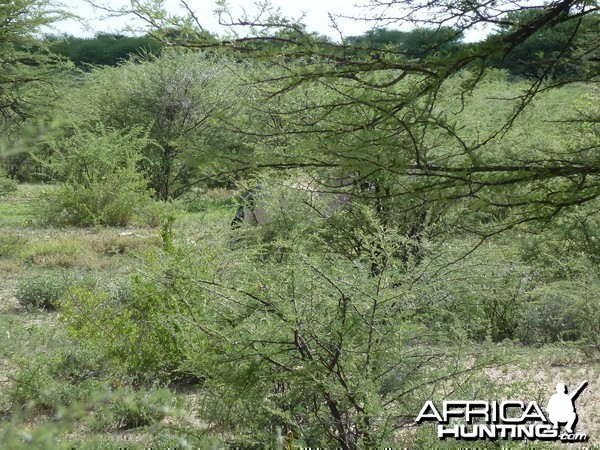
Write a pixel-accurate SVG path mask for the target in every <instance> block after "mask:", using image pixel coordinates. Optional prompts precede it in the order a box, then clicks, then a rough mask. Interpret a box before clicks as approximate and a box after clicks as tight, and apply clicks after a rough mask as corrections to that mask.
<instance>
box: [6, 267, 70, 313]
mask: <svg viewBox="0 0 600 450" xmlns="http://www.w3.org/2000/svg"><path fill="white" fill-rule="evenodd" d="M66 289H67V284H66V281H65V279H64V278H63V277H60V276H58V275H55V274H42V275H37V276H33V277H27V278H23V279H22V280H20V281H19V283H18V285H17V291H16V293H15V298H16V299H17V300H18V301H19V303H21V304H22V305H23V306H25V307H27V308H43V309H56V308H58V305H59V302H60V300H61V298H62V297H63V295H64V294H65V292H66Z"/></svg>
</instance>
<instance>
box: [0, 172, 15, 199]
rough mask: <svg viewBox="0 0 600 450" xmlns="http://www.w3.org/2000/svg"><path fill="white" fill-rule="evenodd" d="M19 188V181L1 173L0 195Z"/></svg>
mask: <svg viewBox="0 0 600 450" xmlns="http://www.w3.org/2000/svg"><path fill="white" fill-rule="evenodd" d="M16 190H17V182H16V181H15V180H12V179H10V178H7V177H5V176H2V174H1V173H0V197H2V196H3V195H6V194H10V193H12V192H15V191H16Z"/></svg>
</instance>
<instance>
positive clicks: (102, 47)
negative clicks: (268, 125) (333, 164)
mask: <svg viewBox="0 0 600 450" xmlns="http://www.w3.org/2000/svg"><path fill="white" fill-rule="evenodd" d="M535 14H540V12H539V11H538V10H523V11H520V12H517V13H513V14H512V15H511V22H512V23H521V22H526V21H531V20H532V19H534V17H532V15H535ZM593 20H594V19H593V18H592V17H586V18H584V20H583V21H581V22H579V23H576V22H568V23H564V24H561V25H560V26H556V27H552V28H550V27H548V26H546V27H545V28H547V30H544V29H542V30H541V32H540V33H537V34H535V35H533V36H531V37H530V38H529V39H527V40H525V41H524V42H522V43H520V44H519V45H516V46H514V48H513V49H512V50H511V51H510V52H509V53H508V54H506V55H503V57H502V58H499V57H497V58H496V59H495V60H494V61H492V62H491V66H492V67H495V68H499V69H505V70H507V71H508V72H509V73H510V74H511V75H513V76H518V77H524V78H531V77H536V76H537V75H539V73H540V71H544V70H545V68H547V67H549V66H550V65H553V62H555V61H556V59H557V58H558V57H559V56H560V59H561V60H562V61H563V62H562V63H561V64H560V65H558V66H556V65H553V73H552V75H555V76H574V75H577V73H579V68H578V67H577V64H573V63H571V62H570V58H571V57H573V56H574V55H573V54H572V52H573V50H572V49H573V48H575V44H576V42H571V41H572V39H573V36H575V35H578V36H581V35H582V34H585V30H586V29H587V28H589V27H590V26H593ZM514 28H515V26H514V25H510V26H509V25H506V26H501V27H499V30H498V31H497V32H496V33H494V34H491V35H489V36H488V37H487V38H486V42H489V43H490V44H493V41H494V40H498V39H503V38H505V37H506V36H507V35H509V34H510V33H511V32H513V31H514ZM576 28H577V29H576ZM582 30H583V31H584V32H583V33H582ZM287 33H289V31H288V32H287ZM311 36H312V37H314V38H315V39H317V40H318V41H322V42H324V43H327V42H328V41H329V38H328V37H327V36H320V35H311ZM284 37H285V36H284ZM288 37H289V36H288ZM463 38H464V35H463V33H462V32H461V31H460V30H457V29H454V28H451V27H439V28H415V29H413V30H411V31H399V30H389V29H386V28H378V29H374V30H370V31H367V32H366V33H364V34H362V35H359V36H351V37H349V38H348V40H347V44H348V47H349V48H350V51H351V52H356V53H358V52H360V50H361V49H373V48H381V49H384V48H387V49H388V50H389V49H394V50H395V51H397V52H398V53H400V54H403V55H405V56H406V57H408V58H415V59H419V60H422V59H425V58H428V57H433V56H443V55H449V54H452V53H455V52H458V51H468V50H469V49H472V48H474V44H473V43H466V42H464V40H463ZM46 41H47V43H48V44H49V48H50V50H51V51H52V52H53V53H55V54H57V55H61V56H63V57H66V58H68V59H69V60H70V61H72V62H73V63H74V64H75V65H76V66H77V67H78V68H86V67H89V66H90V65H100V66H116V65H118V64H119V63H120V62H123V61H125V60H127V59H129V58H130V57H131V56H132V55H139V54H141V53H152V54H154V55H158V54H159V53H160V52H161V50H162V48H163V44H162V43H161V42H159V41H157V40H156V39H154V38H152V37H151V36H149V35H145V36H125V35H122V34H111V33H98V34H96V36H94V37H93V38H82V37H75V36H64V37H57V36H48V37H47V38H46ZM257 45H259V46H262V47H264V46H274V47H277V46H279V45H283V44H281V43H279V42H278V41H276V40H274V41H271V42H260V43H259V44H257ZM565 48H566V49H567V50H566V53H567V54H565Z"/></svg>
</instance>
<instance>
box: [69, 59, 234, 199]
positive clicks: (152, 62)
mask: <svg viewBox="0 0 600 450" xmlns="http://www.w3.org/2000/svg"><path fill="white" fill-rule="evenodd" d="M231 64H233V63H232V62H231V61H230V60H229V59H228V58H225V57H221V58H220V57H219V56H218V55H216V54H209V53H191V52H185V51H175V50H173V51H164V52H163V54H162V55H161V56H159V57H156V56H153V55H146V56H139V57H135V58H132V59H131V60H129V61H127V62H125V63H123V64H121V65H120V66H118V67H107V68H98V69H95V70H93V71H92V72H90V73H86V74H85V75H84V86H83V88H81V87H78V88H76V89H73V90H72V91H71V92H69V93H68V94H67V95H66V97H65V99H64V100H63V101H62V103H61V107H60V109H61V110H62V111H63V113H64V114H65V115H66V116H67V121H68V122H71V123H73V124H76V126H78V127H81V128H85V127H88V128H91V129H93V128H94V127H95V124H98V123H101V124H103V125H104V126H106V127H109V128H113V129H130V128H136V127H143V128H147V129H148V130H149V137H150V138H151V139H152V141H153V143H151V144H149V145H148V146H147V148H146V150H145V152H144V156H145V158H144V159H143V161H142V162H141V164H142V166H143V168H144V170H145V172H147V174H148V176H149V178H150V184H151V187H152V188H153V189H154V190H155V192H156V196H157V197H158V198H160V199H162V200H168V199H171V198H177V197H179V196H181V195H182V194H183V193H185V192H187V191H188V190H189V189H190V188H191V187H192V186H194V185H196V184H197V183H198V182H199V180H201V179H202V174H203V173H204V171H206V170H208V169H209V168H210V166H211V165H212V164H214V163H215V161H224V160H225V158H226V157H227V156H229V157H231V156H232V155H235V154H236V153H237V152H241V151H242V147H243V145H242V143H241V142H240V140H239V139H236V137H235V136H232V135H231V134H227V133H226V132H225V131H224V130H222V129H220V128H219V127H218V126H217V125H216V123H217V121H218V119H219V117H220V116H221V115H223V114H234V115H235V114H240V115H243V107H244V102H243V100H244V98H245V96H244V93H243V92H242V86H241V85H240V84H237V83H235V79H236V78H235V76H234V75H233V74H232V72H231V67H230V65H231ZM78 82H79V80H78Z"/></svg>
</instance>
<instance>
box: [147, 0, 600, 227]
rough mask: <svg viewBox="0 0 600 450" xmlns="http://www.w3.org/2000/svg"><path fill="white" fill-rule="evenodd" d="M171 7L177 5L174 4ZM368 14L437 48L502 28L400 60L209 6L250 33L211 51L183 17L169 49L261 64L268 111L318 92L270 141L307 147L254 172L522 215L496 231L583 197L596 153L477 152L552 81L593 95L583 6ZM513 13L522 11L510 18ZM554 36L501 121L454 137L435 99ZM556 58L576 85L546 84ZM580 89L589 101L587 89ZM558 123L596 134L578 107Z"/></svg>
mask: <svg viewBox="0 0 600 450" xmlns="http://www.w3.org/2000/svg"><path fill="white" fill-rule="evenodd" d="M137 5H138V6H139V8H137V9H136V13H137V14H138V15H139V16H141V17H144V18H145V19H146V21H147V24H148V27H149V31H150V32H151V33H153V34H154V35H155V36H156V37H158V38H159V39H163V40H168V36H167V35H165V34H164V33H161V30H162V29H163V28H164V27H165V26H166V25H169V26H172V25H173V23H174V22H173V20H174V18H173V17H171V16H169V15H168V14H165V13H159V12H158V9H156V7H157V4H156V3H155V2H151V1H149V2H143V3H141V4H137ZM183 5H184V7H186V8H187V4H186V3H184V4H183ZM369 7H370V11H371V12H372V17H373V18H372V19H371V20H372V21H373V23H374V24H376V25H387V26H396V25H405V24H412V25H416V26H420V27H429V28H433V29H440V30H443V31H444V32H443V33H440V35H444V36H445V38H446V39H447V40H448V41H449V42H451V41H452V40H454V39H455V38H456V36H459V35H460V34H461V33H464V32H466V31H468V30H471V29H474V28H476V27H480V26H488V27H496V29H498V27H501V29H502V32H501V33H496V34H493V35H491V36H490V37H489V38H487V39H486V40H484V41H482V42H480V43H477V44H474V45H470V46H464V47H462V48H459V49H457V51H456V52H452V53H448V52H435V51H432V52H430V53H429V54H428V55H427V57H425V58H419V59H414V58H411V57H410V55H407V54H406V52H403V51H398V49H397V48H396V47H394V46H393V45H392V46H388V47H384V48H373V47H371V48H369V46H364V47H362V48H361V49H360V51H358V52H357V51H355V49H354V48H353V47H351V46H350V45H349V44H348V43H347V42H345V41H342V42H341V43H331V42H320V41H318V40H316V39H315V37H314V36H313V35H310V34H307V33H305V32H304V28H303V27H302V26H300V25H297V24H296V23H295V22H293V21H291V20H289V19H286V18H281V17H277V16H273V15H269V11H270V10H268V9H262V10H261V11H259V13H258V14H257V15H256V16H255V17H250V16H246V17H242V18H240V19H234V18H233V16H232V15H229V14H228V12H227V10H226V9H225V8H223V9H222V11H221V19H222V21H223V22H224V23H225V22H228V23H229V24H230V25H231V26H232V28H234V29H235V31H237V30H238V29H239V28H243V27H244V26H247V27H249V29H250V33H249V34H247V35H243V34H240V33H236V34H232V35H231V36H230V37H229V38H227V39H222V40H220V41H218V42H215V41H214V39H213V40H204V39H203V38H202V35H201V34H200V33H196V34H194V33H193V31H194V30H196V31H201V30H203V28H202V23H201V22H200V21H199V20H198V18H197V16H195V15H194V14H193V11H191V10H190V9H189V8H188V10H189V11H190V15H189V17H188V18H187V20H185V21H183V22H181V26H182V29H184V30H185V32H182V33H181V34H180V37H182V36H183V37H185V36H188V37H191V38H188V39H187V40H186V39H180V40H179V41H178V44H180V45H185V46H188V47H196V48H203V47H215V46H224V47H227V48H230V49H232V50H234V51H237V52H238V55H249V56H250V57H252V58H263V59H265V60H267V61H269V64H271V65H272V66H277V67H279V68H280V69H281V70H280V72H278V73H276V74H275V75H274V76H270V77H267V78H266V80H265V79H263V80H262V84H261V86H263V87H264V92H265V96H266V98H267V99H275V101H274V103H275V104H276V105H277V107H278V108H281V103H280V102H279V100H278V98H281V97H282V96H284V95H285V94H287V93H290V92H292V91H294V90H298V87H299V86H320V87H321V88H323V89H324V90H326V91H328V92H329V93H331V94H332V95H330V96H329V97H326V98H324V97H322V96H320V97H315V98H313V99H312V101H308V102H307V104H306V105H305V106H304V107H303V108H302V109H294V108H290V109H287V110H281V109H279V117H280V118H281V120H282V121H283V122H284V124H285V126H284V127H281V129H280V130H279V131H274V132H272V133H270V135H273V134H274V133H278V134H279V135H280V136H285V137H290V136H296V135H300V134H302V135H304V136H307V137H308V139H311V138H312V137H314V142H310V145H305V146H303V148H304V149H306V148H307V147H310V151H304V152H299V153H294V154H292V155H290V154H289V153H286V154H285V155H281V154H278V153H277V152H270V153H269V159H268V160H263V161H260V163H261V164H270V165H272V166H274V167H276V166H277V165H283V166H286V163H288V165H287V166H286V167H288V166H289V162H290V161H291V160H293V161H294V162H295V163H296V164H297V165H298V166H302V165H308V164H310V165H315V166H318V165H322V166H323V167H326V166H331V165H334V166H342V167H346V168H347V169H348V170H355V169H356V168H357V166H360V168H361V173H363V174H368V176H373V174H379V175H381V176H382V177H384V178H385V177H391V178H394V179H399V178H402V179H403V183H398V184H396V186H395V187H394V188H392V189H389V192H388V193H387V194H388V196H400V195H405V196H406V195H413V194H414V193H415V192H417V191H418V193H419V194H418V198H421V199H423V200H425V201H426V202H431V201H433V200H437V201H448V200H451V201H455V200H457V199H464V200H465V201H473V202H474V203H478V204H483V203H485V204H486V205H487V206H488V207H490V208H500V209H503V208H507V209H514V210H520V211H521V212H522V214H518V215H512V216H511V220H509V221H508V222H507V223H505V224H504V225H505V226H506V227H511V226H514V225H516V224H518V223H521V222H523V221H529V220H534V219H540V218H547V217H551V216H553V215H555V214H557V213H558V212H559V211H560V210H561V209H563V208H564V207H567V206H569V205H577V204H580V203H584V202H586V201H589V200H590V199H592V198H595V197H596V196H597V192H598V171H599V170H600V169H599V168H598V163H597V160H596V159H595V158H594V157H593V156H592V154H593V153H594V152H593V149H594V148H596V147H595V145H596V144H593V145H592V146H591V147H590V146H587V145H583V146H582V145H571V144H572V143H571V144H569V147H568V148H566V149H565V152H564V153H565V154H564V155H563V156H562V157H560V158H558V157H556V156H555V155H547V154H544V153H543V152H541V153H540V152H538V153H536V156H535V157H533V158H530V157H526V158H523V159H521V160H516V159H514V158H510V157H509V156H508V155H504V157H503V158H499V157H494V158H490V157H489V155H490V154H491V153H493V152H494V144H495V143H496V142H498V141H499V140H500V139H501V138H502V137H503V136H504V135H505V134H506V133H507V132H508V131H509V130H510V128H511V127H512V126H513V125H514V124H515V122H516V120H517V118H518V117H519V116H521V115H522V114H524V113H525V112H526V111H527V110H528V106H529V105H530V104H531V102H532V101H533V99H534V98H536V97H537V96H540V95H542V94H544V93H545V92H548V91H549V90H551V89H552V88H559V87H561V86H564V85H565V83H574V82H580V83H587V85H589V86H593V82H594V81H596V80H597V77H598V22H599V14H598V11H599V8H598V4H597V2H595V1H592V2H590V1H583V0H562V1H555V2H551V3H548V4H547V5H543V6H532V5H530V4H529V3H527V2H514V1H500V2H491V3H490V2H466V3H465V2H451V1H446V0H436V1H433V2H423V3H422V2H412V1H406V2H405V1H394V2H391V3H390V2H383V1H377V0H375V1H372V2H370V4H369ZM522 11H528V13H527V14H520V12H522ZM366 20H370V19H368V18H367V19H366ZM236 27H237V28H236ZM448 27H452V29H454V30H455V32H454V34H452V33H448ZM555 29H561V30H568V32H567V33H566V35H565V38H564V39H562V40H561V42H560V46H559V47H557V48H556V50H555V54H554V55H553V58H552V59H551V60H549V61H547V64H545V66H544V67H543V69H542V70H540V71H539V72H538V73H537V74H535V76H534V77H532V78H531V80H530V81H529V82H528V83H527V84H523V85H520V86H519V87H518V89H513V90H511V92H510V94H508V95H500V96H499V97H498V98H497V99H496V104H497V105H499V106H498V109H500V110H501V111H502V112H503V114H502V116H499V115H495V116H494V123H493V124H491V123H490V124H488V125H486V127H484V128H485V129H482V130H469V132H470V134H465V133H463V131H462V129H461V126H462V124H461V121H460V118H461V114H460V109H458V110H455V111H453V112H452V113H451V114H448V113H447V111H445V110H444V108H445V107H446V106H445V105H444V100H441V97H442V95H440V94H441V93H443V91H444V90H445V89H446V88H447V87H448V88H449V89H450V90H452V91H453V93H454V95H455V97H456V98H457V99H461V100H460V101H463V100H464V101H465V102H467V103H468V102H469V99H470V96H471V95H472V93H473V92H474V91H475V89H476V88H477V86H478V85H480V84H481V83H483V82H485V80H486V77H485V74H486V73H487V71H488V69H489V68H490V67H491V65H492V64H493V63H494V61H498V59H502V58H504V57H510V55H511V54H513V52H515V51H517V50H518V49H519V48H520V46H522V45H524V44H527V43H528V42H529V41H531V40H534V39H536V38H537V36H539V35H541V34H543V33H550V32H552V31H553V30H555ZM273 30H275V31H276V32H274V31H273ZM235 31H234V32H235ZM283 31H287V32H288V33H287V34H286V33H284V32H283ZM257 41H259V42H276V43H277V46H276V47H275V50H273V49H271V50H270V49H269V47H268V46H266V47H265V46H257V45H256V42H257ZM440 45H441V43H440ZM566 60H568V63H569V64H571V65H577V66H578V67H579V68H580V69H579V70H578V73H577V74H575V75H576V76H575V75H574V74H569V78H568V79H567V78H551V77H550V75H553V76H554V77H556V76H557V75H560V71H556V70H555V68H557V67H560V66H562V65H564V64H565V62H566ZM265 81H266V83H265ZM457 83H458V84H457ZM590 90H591V95H592V98H593V97H594V96H595V93H596V91H595V90H594V89H590ZM274 111H277V109H274ZM563 120H565V121H566V122H568V123H569V124H570V126H568V127H565V128H564V131H566V132H567V133H570V134H571V135H572V136H574V137H577V136H579V135H580V133H587V134H588V135H589V136H590V137H591V138H593V137H594V136H597V128H596V127H597V116H592V117H590V115H589V114H588V113H586V112H584V111H582V112H581V113H580V114H573V115H572V116H570V117H566V118H563ZM582 128H583V129H584V130H582ZM432 136H445V137H447V138H448V139H446V141H445V142H444V145H443V148H439V147H437V146H436V144H434V143H432V142H431V139H432V138H431V137H432ZM324 138H329V139H327V140H326V139H324ZM340 141H343V143H340ZM575 141H576V142H581V141H580V140H574V141H573V142H575ZM592 142H593V140H592ZM315 143H316V144H317V145H316V146H313V144H315ZM524 153H527V151H526V150H525V151H524ZM534 153H535V152H534ZM582 155H585V157H583V158H582ZM292 157H293V158H292ZM364 176H367V175H364ZM532 183H534V184H535V183H541V184H543V185H544V186H546V188H547V189H549V191H548V194H549V195H544V198H540V195H539V194H537V195H536V194H534V195H531V196H528V197H527V198H523V197H521V198H519V200H518V201H508V202H506V201H500V198H499V197H498V194H497V192H498V190H499V188H500V190H502V189H504V187H506V186H530V185H531V184H532ZM402 184H403V185H404V186H406V188H402V187H401V186H400V185H402ZM495 231H497V230H494V231H492V232H495ZM489 233H490V231H486V232H484V233H483V234H489Z"/></svg>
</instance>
